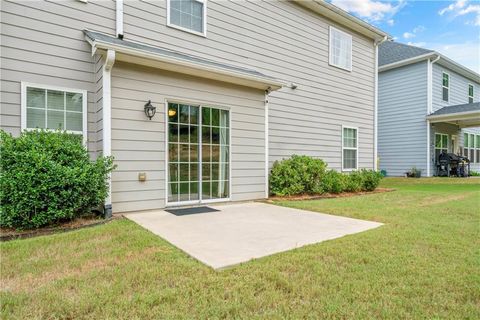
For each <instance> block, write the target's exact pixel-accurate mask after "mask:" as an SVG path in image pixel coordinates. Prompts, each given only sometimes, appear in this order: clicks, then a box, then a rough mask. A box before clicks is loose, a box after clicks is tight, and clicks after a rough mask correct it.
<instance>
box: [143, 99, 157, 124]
mask: <svg viewBox="0 0 480 320" xmlns="http://www.w3.org/2000/svg"><path fill="white" fill-rule="evenodd" d="M143 111H145V115H146V116H147V117H148V119H149V120H152V118H153V116H154V115H155V112H157V108H155V107H154V106H153V105H152V101H151V100H148V102H147V103H145V106H144V107H143Z"/></svg>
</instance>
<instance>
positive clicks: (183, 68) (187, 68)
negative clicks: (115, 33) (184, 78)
mask: <svg viewBox="0 0 480 320" xmlns="http://www.w3.org/2000/svg"><path fill="white" fill-rule="evenodd" d="M85 39H86V40H87V41H88V42H89V43H90V44H91V46H92V55H93V54H95V53H97V52H98V51H99V50H100V51H101V52H100V53H101V54H103V53H104V52H106V51H107V50H114V51H115V52H116V60H118V61H126V62H129V63H136V64H140V65H147V66H151V67H155V68H159V69H164V70H169V71H173V72H180V73H184V74H189V75H194V76H199V77H203V78H207V79H212V80H218V81H223V82H228V83H234V84H239V85H243V86H247V87H252V88H256V89H262V90H267V89H269V90H278V89H280V88H282V87H283V86H285V85H286V84H285V83H283V82H281V81H278V80H276V79H273V78H269V77H261V76H255V75H251V74H246V73H242V72H236V71H233V70H229V69H225V68H221V67H212V66H208V65H204V64H200V63H195V62H191V61H186V60H183V59H178V58H173V57H167V56H164V55H159V54H155V53H152V52H148V51H145V50H141V49H134V48H130V47H127V46H122V45H119V44H115V43H110V42H105V41H102V40H99V39H92V38H90V37H89V36H88V35H85Z"/></svg>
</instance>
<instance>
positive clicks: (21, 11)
mask: <svg viewBox="0 0 480 320" xmlns="http://www.w3.org/2000/svg"><path fill="white" fill-rule="evenodd" d="M1 5H2V10H1V24H0V32H1V39H0V40H1V44H2V50H1V88H0V90H1V110H0V114H1V115H2V116H1V124H0V125H1V128H2V129H4V130H6V131H7V132H11V133H12V134H14V135H18V134H20V82H21V81H26V82H32V83H38V84H45V85H52V86H60V87H67V88H76V89H82V90H87V91H88V148H89V150H90V152H91V154H92V156H95V153H96V150H97V149H98V147H97V145H98V139H97V131H98V129H97V122H98V119H97V109H98V107H97V104H96V103H97V101H98V98H96V93H98V92H99V88H98V87H97V86H96V79H98V77H97V72H96V70H97V69H96V62H97V61H98V57H92V55H91V47H90V45H89V44H88V43H87V42H86V41H85V40H84V36H83V31H82V30H83V29H87V28H88V29H95V30H98V31H102V32H107V33H111V34H114V33H115V31H114V27H115V3H114V2H113V1H98V2H89V3H88V4H85V3H82V2H80V1H57V2H50V1H48V2H47V1H15V2H12V1H2V4H1ZM100 81H101V80H100Z"/></svg>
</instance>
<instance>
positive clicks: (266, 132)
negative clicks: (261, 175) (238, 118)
mask: <svg viewBox="0 0 480 320" xmlns="http://www.w3.org/2000/svg"><path fill="white" fill-rule="evenodd" d="M270 92H271V89H270V88H268V89H267V90H265V199H268V197H269V196H270V190H269V188H270V186H269V183H268V180H269V177H270V174H269V169H270V168H269V158H270V154H269V137H268V135H269V126H268V95H269V94H270Z"/></svg>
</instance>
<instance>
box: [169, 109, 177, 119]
mask: <svg viewBox="0 0 480 320" xmlns="http://www.w3.org/2000/svg"><path fill="white" fill-rule="evenodd" d="M176 114H177V110H175V109H168V116H169V117H175V115H176Z"/></svg>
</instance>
